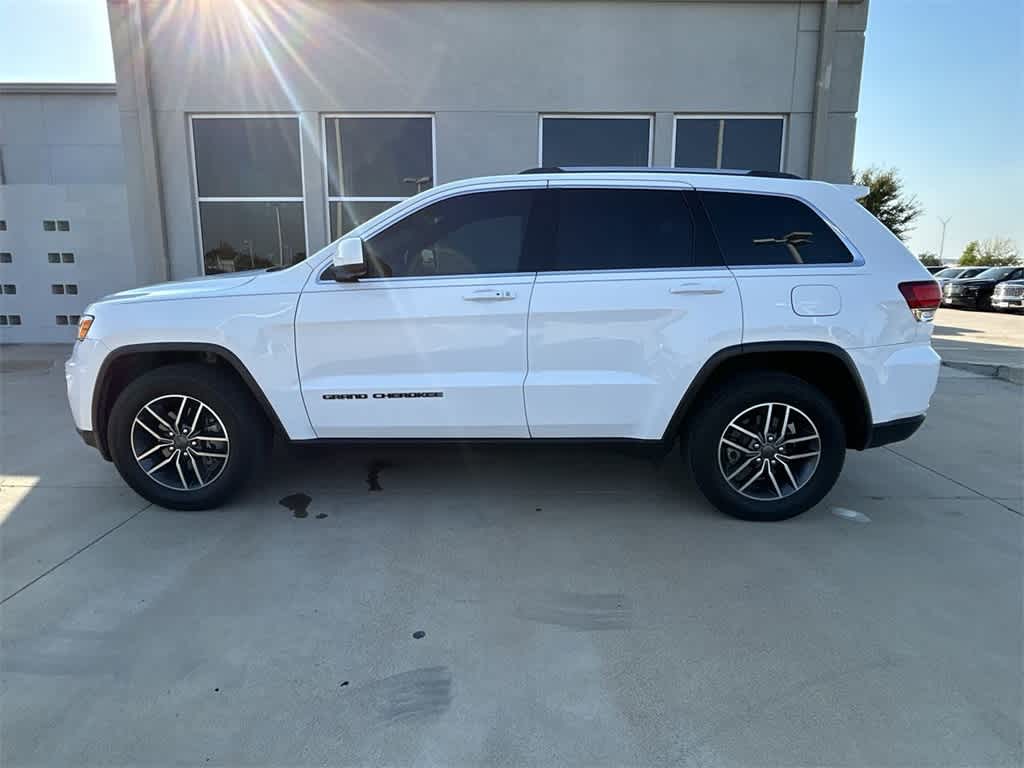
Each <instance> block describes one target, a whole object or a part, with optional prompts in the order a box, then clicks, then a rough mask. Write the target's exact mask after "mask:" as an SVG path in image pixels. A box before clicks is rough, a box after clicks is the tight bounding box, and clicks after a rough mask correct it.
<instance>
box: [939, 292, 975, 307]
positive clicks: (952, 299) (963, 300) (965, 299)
mask: <svg viewBox="0 0 1024 768" xmlns="http://www.w3.org/2000/svg"><path fill="white" fill-rule="evenodd" d="M979 299H980V297H979V296H977V295H976V294H973V295H971V294H959V295H957V296H946V295H943V297H942V306H944V307H969V308H970V309H977V308H978V304H979Z"/></svg>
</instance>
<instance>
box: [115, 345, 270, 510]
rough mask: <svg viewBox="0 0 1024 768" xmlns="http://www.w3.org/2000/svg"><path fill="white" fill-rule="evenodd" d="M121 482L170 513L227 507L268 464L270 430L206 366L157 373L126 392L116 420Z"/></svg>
mask: <svg viewBox="0 0 1024 768" xmlns="http://www.w3.org/2000/svg"><path fill="white" fill-rule="evenodd" d="M108 439H109V441H110V452H111V456H112V458H113V460H114V465H115V466H116V467H117V470H118V472H120V473H121V477H123V478H124V479H125V482H127V483H128V484H129V485H130V486H131V487H132V488H134V489H135V491H136V492H138V493H139V494H140V495H141V496H143V497H144V498H146V499H147V500H149V501H151V502H153V503H154V504H158V505H160V506H162V507H167V508H169V509H209V508H212V507H216V506H218V505H220V504H221V503H223V502H224V501H225V500H226V499H227V498H228V497H229V496H230V495H231V494H233V493H234V492H235V491H236V490H237V489H238V488H239V487H240V486H241V485H242V484H243V483H244V482H245V480H246V479H247V478H248V477H249V475H250V474H251V472H252V470H253V469H254V468H255V467H256V466H258V465H259V464H260V463H261V462H262V461H263V460H265V458H266V454H267V452H268V450H269V446H270V439H271V434H270V429H269V428H268V426H267V423H266V419H265V418H264V416H263V414H262V413H261V412H260V411H259V409H258V408H257V406H256V404H255V403H254V402H253V399H252V396H251V395H250V393H249V392H248V391H246V390H245V388H244V387H242V385H241V384H239V383H238V381H237V380H235V379H234V378H233V377H231V376H229V375H226V374H225V373H223V372H222V371H218V370H217V369H216V368H213V367H211V366H207V365H197V364H187V365H173V366H167V367H164V368H157V369H155V370H153V371H150V372H148V373H146V374H144V375H142V376H141V377H139V378H138V379H136V380H135V381H133V382H132V383H131V384H129V385H128V386H127V387H125V389H124V391H123V392H121V394H120V396H119V397H118V398H117V401H116V402H115V403H114V407H113V409H112V411H111V414H110V422H109V429H108Z"/></svg>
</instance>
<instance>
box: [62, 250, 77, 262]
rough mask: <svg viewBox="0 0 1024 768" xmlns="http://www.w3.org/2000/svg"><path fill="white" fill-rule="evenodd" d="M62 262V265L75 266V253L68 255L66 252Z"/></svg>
mask: <svg viewBox="0 0 1024 768" xmlns="http://www.w3.org/2000/svg"><path fill="white" fill-rule="evenodd" d="M60 261H61V263H62V264H74V263H75V254H73V253H66V252H65V253H61V255H60Z"/></svg>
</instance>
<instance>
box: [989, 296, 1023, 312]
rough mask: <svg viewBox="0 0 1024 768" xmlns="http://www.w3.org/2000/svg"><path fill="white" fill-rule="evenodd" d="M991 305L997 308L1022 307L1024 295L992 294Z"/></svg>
mask: <svg viewBox="0 0 1024 768" xmlns="http://www.w3.org/2000/svg"><path fill="white" fill-rule="evenodd" d="M992 306H993V307H997V308H999V309H1024V296H993V297H992Z"/></svg>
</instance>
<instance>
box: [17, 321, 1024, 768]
mask: <svg viewBox="0 0 1024 768" xmlns="http://www.w3.org/2000/svg"><path fill="white" fill-rule="evenodd" d="M958 314H959V313H958ZM58 356H59V353H58V355H56V356H55V355H53V353H52V351H51V350H45V349H42V350H41V349H40V348H7V349H5V350H3V358H4V360H3V362H4V363H5V364H6V365H5V367H4V370H6V371H8V372H7V373H3V374H0V399H2V406H0V407H2V411H0V419H2V424H0V449H2V457H0V518H2V525H0V563H2V565H0V577H2V578H0V587H2V595H0V598H3V599H4V600H3V603H2V606H0V641H2V645H0V648H2V653H3V655H2V659H0V762H2V764H3V765H4V766H21V765H42V764H47V765H49V764H101V763H102V764H118V765H169V764H172V763H175V764H177V763H184V764H200V765H239V764H255V765H314V764H330V765H382V764H387V765H411V764H417V765H445V766H463V765H465V766H471V765H493V766H512V765H588V766H590V765H609V766H623V765H638V766H639V765H643V766H648V765H695V766H696V765H726V766H741V765H742V766H754V765H756V766H791V765H797V764H800V765H810V764H817V765H835V766H838V765H851V766H854V765H856V766H861V765H878V766H883V765H892V766H896V765H900V766H903V765H965V764H972V765H986V766H997V765H1006V766H1018V765H1020V764H1021V761H1022V750H1021V707H1022V700H1021V685H1020V670H1021V647H1022V645H1021V644H1022V614H1021V606H1022V594H1024V590H1022V581H1021V574H1022V532H1024V519H1022V517H1021V514H1022V513H1024V507H1022V502H1021V497H1022V495H1024V490H1022V488H1021V476H1022V472H1021V468H1022V466H1024V457H1022V450H1024V446H1022V440H1021V435H1022V434H1024V431H1022V430H1024V424H1022V418H1024V417H1022V414H1024V408H1022V405H1024V401H1022V392H1024V390H1022V389H1021V388H1020V387H1015V386H1013V385H1011V384H1007V383H1005V382H1002V381H997V380H992V379H987V378H981V377H975V376H971V375H969V374H963V373H958V372H944V375H943V378H942V380H941V382H940V387H939V391H938V393H937V394H936V397H935V399H934V401H933V407H932V411H931V413H930V415H929V419H928V421H927V422H926V424H925V426H924V427H923V428H922V430H921V432H919V434H918V435H917V436H915V437H914V438H913V439H912V440H911V441H909V442H907V443H904V444H900V445H896V446H893V447H892V448H891V449H888V448H883V449H877V450H874V451H868V452H864V453H850V454H849V456H848V459H847V465H846V468H845V470H844V473H843V476H842V478H841V479H840V481H839V483H838V485H837V486H836V488H835V489H834V491H833V492H832V493H831V494H830V496H829V497H828V498H827V499H826V500H825V501H824V502H823V503H822V504H821V505H819V506H818V507H817V508H816V509H814V510H812V511H811V512H809V513H807V514H806V515H803V516H801V517H799V518H797V519H794V520H792V521H788V522H786V523H781V524H774V525H753V524H749V523H742V522H739V521H735V520H731V519H729V518H726V517H723V516H721V515H720V514H718V513H717V512H715V511H714V510H712V509H711V508H709V506H708V505H707V504H706V503H705V502H704V501H703V499H702V498H701V497H700V496H699V494H698V493H697V491H696V489H695V488H694V487H693V485H692V481H691V480H690V479H689V478H688V477H687V476H686V474H685V473H684V472H681V471H680V468H679V463H678V457H676V456H675V455H673V456H670V457H669V458H668V459H667V460H666V461H664V462H662V463H660V464H659V463H655V462H651V461H649V460H646V459H643V458H639V457H636V456H631V455H628V454H624V453H621V452H616V451H610V450H598V449H594V448H579V447H567V448H551V447H544V448H530V447H520V448H516V447H500V448H495V447H491V448H474V449H469V448H455V447H453V448H443V449H441V448H431V449H413V448H405V449H387V450H383V449H373V448H359V449H351V448H348V449H331V450H323V449H316V450H313V449H297V448H285V449H282V450H280V451H278V453H277V455H276V456H275V461H274V466H273V467H272V468H271V471H268V472H267V473H265V474H264V475H263V476H262V477H261V479H260V481H259V482H258V483H256V484H255V485H254V486H253V487H252V488H250V489H249V491H248V492H247V493H246V494H245V496H244V497H243V498H242V499H240V500H239V501H238V502H236V503H234V504H232V505H230V506H228V507H226V508H224V509H222V510H218V511H215V512H205V513H183V512H169V511H166V510H162V509H158V508H155V507H150V506H148V505H147V504H146V503H145V502H143V501H142V500H141V499H139V498H138V497H137V496H135V495H134V493H132V492H131V491H129V490H128V489H127V488H125V487H124V486H123V484H122V483H121V481H120V479H119V478H118V477H117V475H116V473H115V472H114V470H113V468H112V467H111V465H109V464H107V463H105V462H103V461H102V460H101V459H100V458H99V457H98V455H97V454H96V453H95V452H94V451H92V450H91V449H88V448H86V447H85V446H84V445H82V443H81V441H80V440H79V438H78V436H77V435H76V434H75V433H74V431H73V429H72V426H71V423H70V416H69V414H68V413H67V406H66V404H65V402H64V396H63V392H62V384H63V382H62V377H61V371H60V366H59V363H58V364H57V365H50V364H49V361H52V360H53V359H56V357H58ZM371 475H372V477H371ZM373 479H375V480H376V481H377V485H379V487H380V488H381V490H379V491H371V490H369V488H370V487H371V484H372V483H371V482H370V481H371V480H373ZM297 496H298V497H299V498H296V497H297ZM289 497H291V498H289ZM305 497H308V502H307V501H306V500H305ZM282 499H288V501H287V506H285V505H282V504H281V503H280V500H282ZM303 511H305V513H306V514H305V516H297V515H301V514H302V512H303ZM418 632H423V633H425V634H424V635H423V636H422V637H414V633H418Z"/></svg>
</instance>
